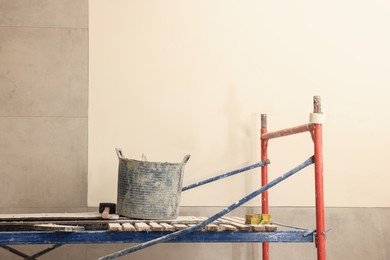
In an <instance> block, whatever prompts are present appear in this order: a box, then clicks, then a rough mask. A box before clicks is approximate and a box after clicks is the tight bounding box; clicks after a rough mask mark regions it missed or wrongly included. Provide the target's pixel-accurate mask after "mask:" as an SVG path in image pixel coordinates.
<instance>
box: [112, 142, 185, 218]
mask: <svg viewBox="0 0 390 260" xmlns="http://www.w3.org/2000/svg"><path fill="white" fill-rule="evenodd" d="M115 150H116V153H117V155H118V159H119V168H118V194H117V212H118V214H119V215H122V216H126V217H130V218H137V219H175V218H177V216H178V215H179V204H180V197H181V189H182V183H183V174H184V166H185V164H186V163H187V162H188V160H189V159H190V156H189V155H186V156H185V157H184V159H183V160H182V162H181V163H168V162H163V163H161V162H149V161H138V160H133V159H127V158H125V157H124V155H123V153H122V150H121V149H119V148H116V149H115Z"/></svg>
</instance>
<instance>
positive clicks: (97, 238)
mask: <svg viewBox="0 0 390 260" xmlns="http://www.w3.org/2000/svg"><path fill="white" fill-rule="evenodd" d="M306 233H307V231H306V230H288V231H275V232H252V231H221V232H212V231H200V232H193V233H188V234H186V235H183V236H180V237H175V238H173V239H171V240H170V241H165V242H168V243H170V242H174V243H257V242H275V243H277V242H289V243H290V242H293V243H294V242H296V243H311V242H313V236H312V235H307V234H306ZM170 234H174V233H172V232H157V231H154V232H108V231H81V232H53V231H34V232H32V231H23V232H0V245H33V244H108V243H142V242H145V241H150V240H153V239H157V238H160V237H161V236H166V235H170Z"/></svg>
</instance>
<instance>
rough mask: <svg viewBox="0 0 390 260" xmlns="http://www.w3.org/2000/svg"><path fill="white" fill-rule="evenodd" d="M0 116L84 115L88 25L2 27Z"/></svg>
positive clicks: (86, 90) (0, 32)
mask: <svg viewBox="0 0 390 260" xmlns="http://www.w3.org/2000/svg"><path fill="white" fill-rule="evenodd" d="M0 46H1V47H0V60H1V63H0V86H1V88H0V104H1V106H0V116H87V115H88V30H87V29H47V28H45V29H42V28H10V27H0Z"/></svg>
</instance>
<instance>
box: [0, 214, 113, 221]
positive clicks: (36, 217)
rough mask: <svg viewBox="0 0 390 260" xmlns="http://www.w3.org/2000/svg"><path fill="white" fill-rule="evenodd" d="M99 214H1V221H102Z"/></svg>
mask: <svg viewBox="0 0 390 260" xmlns="http://www.w3.org/2000/svg"><path fill="white" fill-rule="evenodd" d="M101 218H102V215H101V214H100V213H99V212H79V213H32V214H0V221H5V220H11V221H17V220H47V219H50V220H52V219H58V220H67V219H70V220H76V219H101ZM110 219H119V215H117V214H110Z"/></svg>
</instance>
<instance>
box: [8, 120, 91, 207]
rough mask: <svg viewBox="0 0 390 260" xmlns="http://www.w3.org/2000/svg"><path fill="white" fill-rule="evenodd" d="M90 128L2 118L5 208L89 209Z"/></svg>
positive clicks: (77, 122) (66, 122) (81, 123)
mask: <svg viewBox="0 0 390 260" xmlns="http://www.w3.org/2000/svg"><path fill="white" fill-rule="evenodd" d="M87 124H88V122H87V118H45V117H34V118H31V117H30V118H23V117H2V118H1V117H0V165H1V177H2V181H1V182H0V197H1V198H2V199H1V201H0V207H1V208H16V207H20V208H29V207H39V208H43V207H44V208H47V207H54V208H58V207H60V208H66V207H83V206H85V205H86V194H87V163H88V162H87V154H88V153H87V129H88V126H87Z"/></svg>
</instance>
